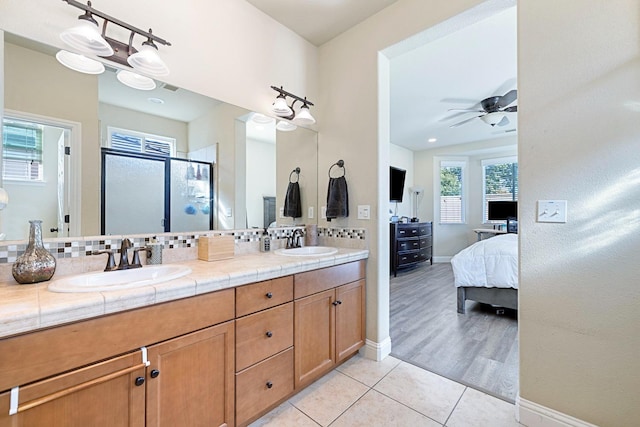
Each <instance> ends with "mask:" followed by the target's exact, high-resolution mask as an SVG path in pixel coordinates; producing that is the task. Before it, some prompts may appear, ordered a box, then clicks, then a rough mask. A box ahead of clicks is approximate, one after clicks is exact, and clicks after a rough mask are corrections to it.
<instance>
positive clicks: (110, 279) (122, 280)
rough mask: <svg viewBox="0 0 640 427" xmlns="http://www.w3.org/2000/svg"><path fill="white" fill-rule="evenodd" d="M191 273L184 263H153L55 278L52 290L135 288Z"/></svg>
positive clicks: (50, 287)
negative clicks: (139, 266)
mask: <svg viewBox="0 0 640 427" xmlns="http://www.w3.org/2000/svg"><path fill="white" fill-rule="evenodd" d="M189 273H191V269H190V268H189V267H186V266H184V265H171V264H167V265H152V266H145V267H142V268H132V269H130V270H117V271H101V272H96V273H86V274H78V275H75V276H69V277H63V278H61V279H58V280H54V281H53V282H51V283H50V284H49V290H50V291H52V292H103V291H115V290H120V289H133V288H140V287H142V286H149V285H155V284H157V283H162V282H166V281H168V280H173V279H177V278H179V277H182V276H185V275H187V274H189Z"/></svg>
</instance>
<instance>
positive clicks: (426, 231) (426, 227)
mask: <svg viewBox="0 0 640 427" xmlns="http://www.w3.org/2000/svg"><path fill="white" fill-rule="evenodd" d="M418 234H419V235H420V236H431V223H428V224H422V225H420V226H419V227H418Z"/></svg>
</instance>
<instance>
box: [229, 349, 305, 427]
mask: <svg viewBox="0 0 640 427" xmlns="http://www.w3.org/2000/svg"><path fill="white" fill-rule="evenodd" d="M292 392H293V348H290V349H288V350H285V351H283V352H282V353H279V354H276V355H275V356H273V357H270V358H269V359H267V360H265V361H263V362H260V363H258V364H257V365H254V366H252V367H251V368H249V369H246V370H244V371H242V372H239V373H237V374H236V423H237V424H238V425H241V424H243V423H245V422H246V421H248V420H250V419H251V418H253V417H255V416H256V415H258V414H259V413H260V412H261V411H263V410H265V409H267V408H268V407H269V406H271V405H273V404H274V403H276V402H278V401H279V400H281V399H284V398H285V397H286V396H288V395H289V394H290V393H292Z"/></svg>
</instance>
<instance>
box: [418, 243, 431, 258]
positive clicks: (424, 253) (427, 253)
mask: <svg viewBox="0 0 640 427" xmlns="http://www.w3.org/2000/svg"><path fill="white" fill-rule="evenodd" d="M431 252H432V250H431V246H429V247H427V248H422V249H420V252H419V253H420V261H424V260H428V259H429V258H431Z"/></svg>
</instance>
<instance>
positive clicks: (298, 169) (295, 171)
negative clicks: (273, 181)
mask: <svg viewBox="0 0 640 427" xmlns="http://www.w3.org/2000/svg"><path fill="white" fill-rule="evenodd" d="M294 173H295V174H296V177H297V178H298V179H297V180H296V182H298V181H300V167H297V168H295V169H294V170H292V171H291V173H290V174H289V182H293V181H291V176H292V175H293V174H294Z"/></svg>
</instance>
